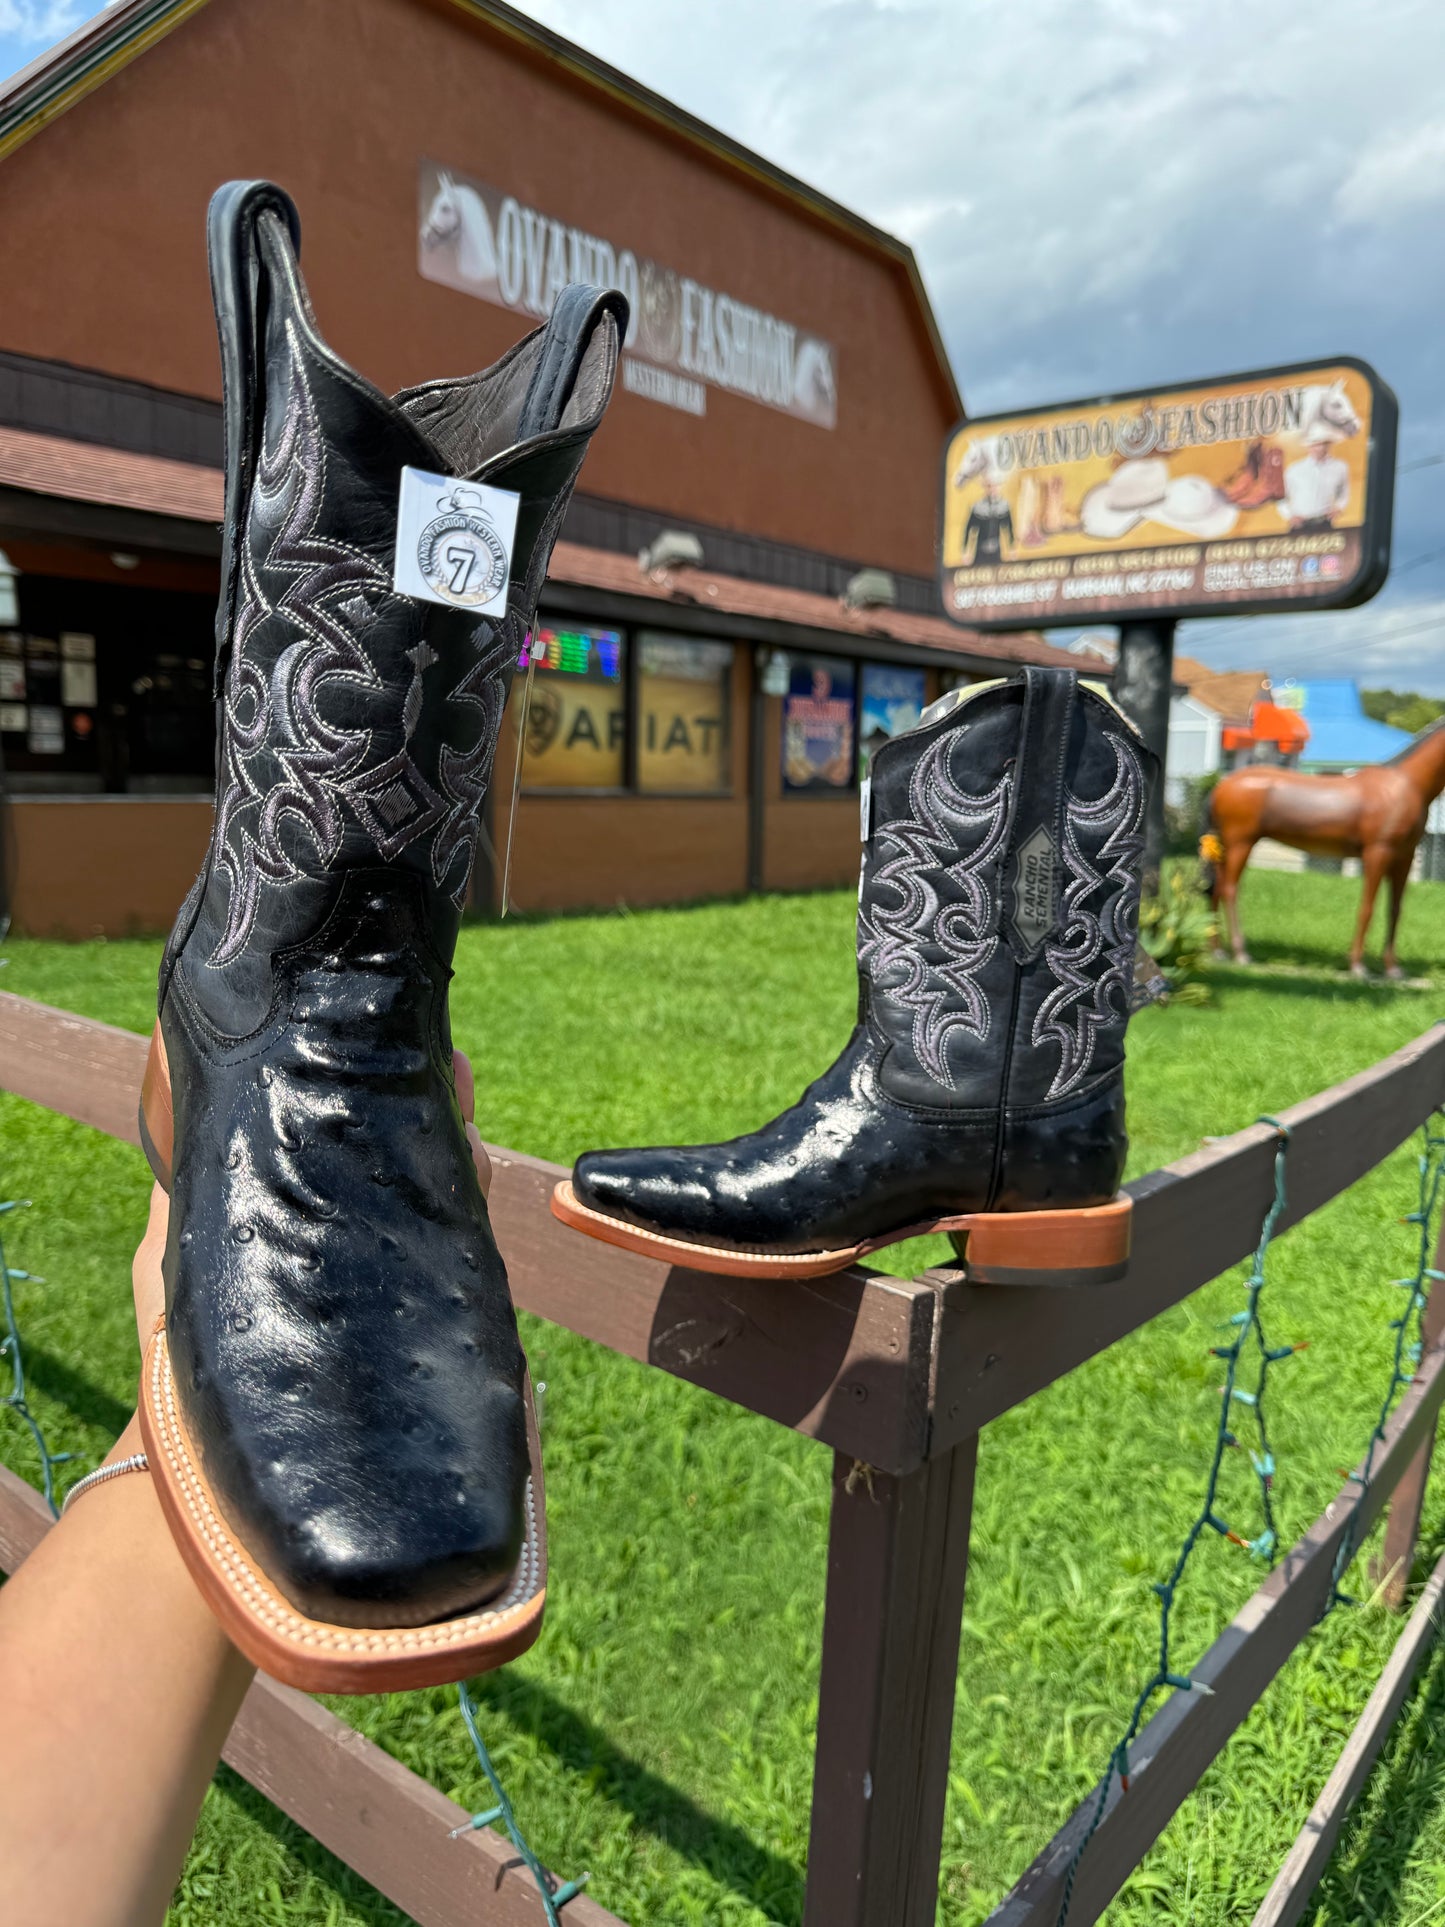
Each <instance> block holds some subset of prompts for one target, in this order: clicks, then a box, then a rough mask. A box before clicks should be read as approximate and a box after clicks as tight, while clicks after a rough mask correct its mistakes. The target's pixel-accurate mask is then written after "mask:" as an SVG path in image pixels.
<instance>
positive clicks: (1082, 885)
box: [552, 669, 1153, 1284]
mask: <svg viewBox="0 0 1445 1927" xmlns="http://www.w3.org/2000/svg"><path fill="white" fill-rule="evenodd" d="M1152 760H1153V759H1152V757H1151V756H1150V753H1149V751H1148V750H1147V749H1146V748H1145V746H1144V743H1143V741H1142V739H1141V738H1140V736H1139V734H1138V732H1137V731H1136V730H1135V728H1134V727H1133V725H1132V724H1131V723H1130V722H1129V721H1128V720H1127V719H1126V718H1125V717H1124V716H1123V715H1122V714H1121V713H1120V712H1119V711H1118V710H1117V709H1116V708H1115V707H1114V705H1113V704H1112V703H1111V702H1110V701H1109V699H1108V698H1107V697H1106V696H1104V695H1103V694H1101V693H1099V692H1097V691H1096V690H1094V689H1092V688H1090V687H1088V686H1087V685H1085V684H1082V683H1080V682H1079V681H1078V679H1077V678H1076V677H1075V676H1073V675H1072V674H1070V673H1069V672H1067V671H1062V670H1050V669H1028V670H1026V671H1025V672H1024V674H1023V675H1022V676H1021V677H1019V678H1017V679H1014V680H1010V681H1004V682H997V683H986V684H980V685H975V686H974V687H973V688H970V689H965V690H960V691H957V692H955V694H954V695H952V696H948V697H945V698H944V699H943V700H942V701H941V702H939V703H936V704H935V705H934V706H933V708H932V709H930V710H929V711H928V712H927V713H926V714H925V716H924V718H923V721H922V722H921V723H920V725H919V726H918V727H917V728H916V729H913V730H910V731H909V732H908V733H907V734H905V735H901V736H896V737H894V738H893V739H892V740H891V741H890V742H887V743H885V744H884V745H883V746H882V747H881V748H880V749H879V750H878V752H877V754H876V755H875V756H874V758H873V763H872V771H871V782H870V784H869V786H867V787H866V788H865V791H864V795H863V815H864V854H863V873H862V880H861V883H860V886H859V906H858V927H857V948H858V988H859V996H858V1020H857V1024H856V1026H855V1028H854V1031H853V1034H852V1036H851V1037H850V1038H849V1040H848V1043H847V1045H846V1046H845V1048H844V1050H843V1052H842V1054H841V1056H839V1058H838V1059H837V1061H836V1062H835V1063H834V1064H833V1065H832V1066H831V1067H830V1068H829V1069H828V1070H826V1071H825V1072H824V1073H823V1075H822V1076H821V1077H820V1078H819V1079H818V1081H817V1082H816V1083H815V1084H813V1085H812V1086H811V1087H810V1088H809V1089H808V1090H807V1091H806V1092H804V1094H803V1096H802V1097H801V1098H800V1099H799V1101H798V1103H797V1104H795V1105H794V1106H793V1107H792V1108H791V1109H790V1110H788V1111H785V1112H784V1113H783V1114H782V1116H781V1117H777V1118H775V1119H773V1121H772V1122H771V1123H770V1124H766V1125H764V1126H763V1128H762V1129H761V1130H760V1131H755V1132H752V1133H751V1134H750V1135H748V1136H746V1137H740V1138H735V1139H733V1140H732V1141H731V1142H729V1143H726V1144H712V1145H701V1146H694V1147H689V1148H674V1149H658V1148H654V1149H647V1150H635V1151H593V1152H590V1153H588V1155H587V1156H585V1157H583V1158H581V1159H580V1160H579V1161H578V1164H577V1166H576V1168H575V1170H574V1172H573V1175H572V1177H571V1179H570V1180H569V1181H567V1182H565V1183H563V1184H561V1185H559V1186H558V1187H557V1191H556V1194H555V1195H554V1198H553V1204H552V1208H553V1211H554V1212H555V1213H556V1215H557V1216H558V1217H559V1218H561V1219H562V1220H563V1221H564V1222H566V1223H568V1224H571V1225H574V1226H575V1227H576V1228H577V1229H578V1230H580V1231H585V1232H588V1233H589V1234H590V1235H592V1236H593V1237H597V1238H601V1239H603V1240H605V1241H607V1242H609V1243H612V1244H618V1245H622V1246H625V1247H627V1248H629V1249H632V1250H635V1251H639V1252H643V1253H645V1254H647V1255H649V1256H652V1257H656V1258H664V1259H667V1260H669V1261H670V1262H672V1263H674V1264H684V1265H691V1266H693V1267H694V1268H696V1269H698V1270H708V1271H718V1272H724V1273H728V1274H731V1275H734V1276H749V1277H759V1278H807V1277H814V1276H818V1275H820V1274H822V1273H824V1272H829V1271H835V1270H839V1269H841V1268H842V1267H843V1266H845V1265H847V1264H850V1263H852V1262H853V1261H854V1260H855V1259H856V1258H858V1257H859V1256H861V1255H862V1254H863V1253H865V1252H868V1251H873V1250H876V1249H878V1248H879V1247H880V1246H883V1245H887V1244H891V1243H895V1242H896V1241H897V1240H898V1239H900V1238H904V1237H911V1236H914V1235H917V1234H919V1233H922V1232H929V1231H946V1232H951V1233H953V1234H954V1236H955V1243H956V1246H957V1248H958V1249H959V1250H960V1251H961V1253H962V1254H963V1255H964V1257H965V1260H966V1263H967V1265H968V1268H969V1271H970V1273H971V1275H973V1276H974V1277H976V1278H978V1279H980V1280H983V1281H987V1282H994V1283H1028V1282H1040V1283H1058V1284H1063V1283H1087V1282H1099V1281H1102V1280H1105V1279H1108V1278H1111V1277H1117V1276H1118V1275H1119V1273H1120V1272H1121V1270H1122V1269H1123V1267H1124V1264H1125V1262H1126V1261H1127V1258H1128V1252H1129V1212H1130V1205H1129V1201H1128V1199H1127V1198H1122V1197H1120V1196H1119V1195H1118V1187H1119V1180H1120V1177H1121V1176H1122V1173H1123V1167H1124V1156H1125V1152H1126V1150H1127V1148H1128V1139H1127V1137H1126V1136H1125V1131H1124V1031H1125V1026H1126V1024H1127V1022H1128V1018H1129V1014H1130V1009H1131V1006H1132V1003H1133V984H1134V962H1135V950H1136V943H1137V932H1138V913H1139V892H1140V880H1141V873H1142V866H1143V857H1144V820H1145V805H1146V799H1147V796H1148V792H1149V777H1150V765H1151V763H1152Z"/></svg>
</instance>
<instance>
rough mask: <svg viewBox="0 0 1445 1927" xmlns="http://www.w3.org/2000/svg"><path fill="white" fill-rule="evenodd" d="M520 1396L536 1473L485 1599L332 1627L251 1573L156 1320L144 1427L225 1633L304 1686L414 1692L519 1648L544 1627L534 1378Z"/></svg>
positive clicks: (179, 1536)
mask: <svg viewBox="0 0 1445 1927" xmlns="http://www.w3.org/2000/svg"><path fill="white" fill-rule="evenodd" d="M525 1395H526V1404H527V1453H528V1459H529V1462H530V1464H531V1468H532V1471H531V1477H530V1479H529V1480H528V1483H527V1534H526V1538H525V1539H524V1540H523V1544H522V1552H521V1556H520V1558H519V1559H518V1561H517V1565H516V1568H515V1570H514V1571H513V1573H512V1575H511V1578H510V1579H509V1581H508V1583H507V1586H506V1588H505V1590H504V1591H503V1593H502V1594H501V1595H500V1596H499V1597H498V1598H497V1599H496V1600H495V1601H494V1602H493V1603H492V1604H490V1605H488V1606H485V1607H483V1608H481V1609H480V1610H478V1611H477V1612H473V1613H467V1614H465V1615H464V1616H462V1617H461V1618H457V1619H447V1620H442V1621H440V1622H439V1623H437V1624H436V1625H432V1626H397V1627H392V1628H373V1627H361V1626H332V1625H328V1624H326V1623H325V1622H324V1621H322V1620H316V1619H308V1618H307V1617H306V1616H305V1615H304V1614H303V1613H299V1612H297V1610H296V1609H295V1607H294V1606H292V1605H291V1604H290V1602H289V1601H288V1600H286V1599H285V1598H284V1597H283V1596H282V1595H281V1594H280V1593H279V1592H278V1591H277V1590H276V1588H275V1587H274V1586H273V1585H272V1584H271V1582H270V1580H269V1579H267V1578H266V1576H265V1574H264V1573H262V1572H261V1571H259V1570H258V1568H257V1567H256V1566H255V1565H254V1564H253V1563H252V1561H251V1560H250V1559H249V1557H248V1556H247V1554H246V1552H245V1550H244V1549H243V1548H242V1547H241V1546H240V1545H239V1544H238V1543H237V1541H236V1539H235V1537H234V1536H233V1534H232V1532H231V1530H230V1528H229V1526H228V1525H227V1524H226V1522H225V1520H224V1518H223V1517H222V1515H221V1513H220V1511H219V1509H218V1507H217V1506H216V1503H215V1500H214V1499H213V1498H212V1496H211V1491H210V1487H209V1486H208V1485H207V1483H206V1480H205V1477H204V1475H203V1473H202V1472H201V1469H200V1465H199V1462H198V1459H197V1456H196V1454H195V1453H194V1452H193V1451H192V1449H191V1446H190V1442H189V1440H188V1439H187V1437H186V1431H185V1426H184V1423H183V1421H182V1419H181V1414H180V1409H179V1406H178V1404H177V1402H176V1396H175V1382H174V1380H173V1379H172V1376H171V1364H170V1354H169V1351H168V1349H167V1346H166V1335H165V1326H164V1323H163V1322H162V1323H161V1324H158V1325H157V1326H156V1329H155V1332H154V1334H153V1335H152V1337H151V1341H150V1344H149V1345H148V1346H147V1348H146V1355H145V1362H144V1365H143V1367H142V1370H141V1401H140V1423H141V1435H142V1437H143V1439H144V1441H145V1448H146V1455H147V1457H148V1458H149V1460H150V1469H151V1476H152V1478H153V1480H154V1482H155V1487H156V1491H157V1494H158V1495H159V1497H160V1502H161V1509H162V1511H163V1512H164V1513H165V1515H166V1521H167V1523H168V1525H169V1526H170V1528H171V1533H172V1535H173V1537H174V1538H175V1541H176V1544H177V1546H178V1547H179V1549H180V1554H181V1557H182V1558H183V1559H184V1560H185V1562H186V1567H187V1569H188V1570H189V1572H190V1575H191V1577H192V1579H194V1580H195V1582H196V1585H197V1587H198V1588H199V1590H200V1593H201V1596H202V1597H203V1598H204V1599H205V1601H206V1604H207V1605H208V1606H209V1607H210V1609H211V1611H212V1612H213V1613H214V1614H215V1616H216V1618H217V1619H218V1620H219V1621H220V1624H221V1629H222V1631H223V1632H224V1633H225V1634H226V1636H227V1638H228V1639H230V1640H231V1641H232V1642H233V1644H235V1645H236V1646H238V1647H239V1648H240V1649H241V1651H242V1652H243V1653H244V1654H245V1655H246V1657H247V1659H249V1660H250V1661H251V1662H252V1663H253V1664H254V1665H256V1666H259V1667H260V1668H261V1670H262V1671H263V1672H266V1673H269V1674H270V1675H271V1677H272V1679H275V1680H279V1681H280V1682H281V1684H282V1685H283V1686H294V1687H297V1688H299V1689H300V1691H302V1692H303V1693H391V1692H410V1691H412V1690H413V1689H414V1688H416V1687H419V1686H443V1685H450V1684H451V1683H452V1682H453V1681H455V1680H459V1679H469V1678H470V1677H471V1676H472V1675H473V1674H475V1673H484V1672H488V1671H490V1670H491V1669H492V1668H493V1667H496V1666H502V1665H504V1664H505V1663H506V1662H507V1661H508V1660H509V1659H515V1658H516V1657H517V1655H518V1654H519V1653H524V1652H526V1650H527V1648H528V1647H529V1646H531V1645H532V1643H533V1642H534V1641H535V1639H536V1638H537V1635H538V1634H539V1633H540V1632H541V1630H542V1615H543V1611H544V1609H545V1607H546V1601H547V1514H546V1500H545V1495H544V1492H543V1487H542V1450H541V1443H540V1440H539V1438H538V1434H537V1415H536V1411H535V1408H534V1406H533V1403H532V1386H531V1381H530V1379H529V1380H528V1382H527V1385H526V1394H525Z"/></svg>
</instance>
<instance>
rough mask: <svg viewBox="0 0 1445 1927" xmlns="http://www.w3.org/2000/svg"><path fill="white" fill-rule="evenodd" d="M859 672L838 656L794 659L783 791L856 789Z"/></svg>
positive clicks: (785, 717) (785, 733)
mask: <svg viewBox="0 0 1445 1927" xmlns="http://www.w3.org/2000/svg"><path fill="white" fill-rule="evenodd" d="M854 682H855V675H854V666H853V664H852V663H851V662H844V661H842V660H840V659H839V658H838V657H835V656H793V657H791V658H790V660H789V666H788V693H787V695H786V696H785V697H784V698H783V787H784V789H785V790H788V791H791V792H793V793H795V794H796V793H798V792H802V791H809V790H813V791H820V790H821V791H828V790H846V789H849V788H851V787H852V784H853V780H854V770H853V738H854V730H853V698H854Z"/></svg>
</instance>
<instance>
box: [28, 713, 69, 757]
mask: <svg viewBox="0 0 1445 1927" xmlns="http://www.w3.org/2000/svg"><path fill="white" fill-rule="evenodd" d="M25 747H26V748H27V749H28V750H29V751H30V754H31V755H32V756H63V755H64V754H65V712H64V711H63V710H60V709H51V708H49V707H47V706H45V705H42V704H40V703H32V704H31V705H30V727H29V730H28V732H27V735H26V742H25Z"/></svg>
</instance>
